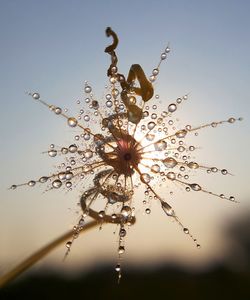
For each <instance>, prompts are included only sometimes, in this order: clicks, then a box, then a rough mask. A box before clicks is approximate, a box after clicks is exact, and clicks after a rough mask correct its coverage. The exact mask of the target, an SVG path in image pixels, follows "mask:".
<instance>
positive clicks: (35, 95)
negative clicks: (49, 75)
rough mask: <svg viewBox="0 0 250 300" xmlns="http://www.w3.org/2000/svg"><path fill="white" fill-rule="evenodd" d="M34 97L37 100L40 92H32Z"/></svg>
mask: <svg viewBox="0 0 250 300" xmlns="http://www.w3.org/2000/svg"><path fill="white" fill-rule="evenodd" d="M32 98H33V99H35V100H39V99H40V94H38V93H33V94H32Z"/></svg>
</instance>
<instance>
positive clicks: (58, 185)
mask: <svg viewBox="0 0 250 300" xmlns="http://www.w3.org/2000/svg"><path fill="white" fill-rule="evenodd" d="M52 186H53V188H55V189H59V188H60V187H61V186H62V182H61V180H59V179H56V180H54V181H53V182H52Z"/></svg>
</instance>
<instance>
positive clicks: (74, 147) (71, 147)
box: [67, 144, 77, 153]
mask: <svg viewBox="0 0 250 300" xmlns="http://www.w3.org/2000/svg"><path fill="white" fill-rule="evenodd" d="M67 150H68V149H67ZM76 151H77V146H76V144H72V145H70V146H69V152H71V153H75V152H76Z"/></svg>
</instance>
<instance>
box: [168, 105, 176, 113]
mask: <svg viewBox="0 0 250 300" xmlns="http://www.w3.org/2000/svg"><path fill="white" fill-rule="evenodd" d="M176 109H177V105H176V104H174V103H171V104H169V106H168V111H169V112H170V113H172V112H174V111H176Z"/></svg>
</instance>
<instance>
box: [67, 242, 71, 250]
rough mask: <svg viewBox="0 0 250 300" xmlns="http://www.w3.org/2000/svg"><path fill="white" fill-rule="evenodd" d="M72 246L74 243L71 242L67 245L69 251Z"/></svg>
mask: <svg viewBox="0 0 250 300" xmlns="http://www.w3.org/2000/svg"><path fill="white" fill-rule="evenodd" d="M71 245H72V242H71V241H69V242H67V243H66V247H67V248H68V249H70V247H71Z"/></svg>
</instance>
